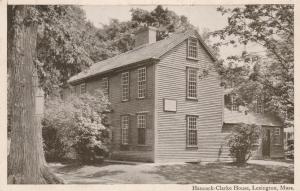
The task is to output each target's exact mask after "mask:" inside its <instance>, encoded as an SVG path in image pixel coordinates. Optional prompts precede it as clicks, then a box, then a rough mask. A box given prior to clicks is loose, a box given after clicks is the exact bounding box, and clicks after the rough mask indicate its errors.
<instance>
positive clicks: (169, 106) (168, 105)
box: [164, 99, 177, 112]
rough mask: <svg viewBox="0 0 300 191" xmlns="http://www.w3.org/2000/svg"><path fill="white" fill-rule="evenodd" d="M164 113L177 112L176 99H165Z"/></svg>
mask: <svg viewBox="0 0 300 191" xmlns="http://www.w3.org/2000/svg"><path fill="white" fill-rule="evenodd" d="M164 111H172V112H176V111H177V101H176V100H174V99H164Z"/></svg>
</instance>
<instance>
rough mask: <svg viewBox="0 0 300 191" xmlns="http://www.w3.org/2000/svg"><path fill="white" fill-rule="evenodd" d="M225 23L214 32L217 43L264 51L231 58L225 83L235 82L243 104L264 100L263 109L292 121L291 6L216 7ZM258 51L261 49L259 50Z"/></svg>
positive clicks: (224, 70)
mask: <svg viewBox="0 0 300 191" xmlns="http://www.w3.org/2000/svg"><path fill="white" fill-rule="evenodd" d="M218 11H220V12H221V13H222V14H223V15H226V16H227V18H228V24H227V26H226V27H224V28H223V29H222V30H219V31H216V32H215V33H214V35H215V36H217V37H219V38H220V41H219V42H218V43H217V45H219V46H224V45H226V46H227V45H239V46H243V45H247V44H251V45H257V46H260V47H262V49H263V50H262V51H263V52H261V51H260V52H259V53H253V52H247V50H245V51H243V52H242V54H241V55H232V56H230V57H228V59H227V60H226V61H225V63H227V64H226V65H224V67H223V68H222V69H221V71H222V75H223V77H224V78H225V79H226V80H227V81H234V82H235V91H236V93H237V94H238V95H239V97H240V99H241V100H243V101H244V102H245V103H250V104H249V106H250V107H251V103H253V101H254V100H253V99H256V98H257V97H261V98H263V100H264V102H265V110H266V111H267V112H274V113H276V114H277V115H278V116H280V117H281V118H282V119H283V120H284V121H285V122H292V121H293V119H294V7H293V5H246V6H242V7H236V8H233V9H227V8H224V7H219V8H218ZM260 50H261V49H260Z"/></svg>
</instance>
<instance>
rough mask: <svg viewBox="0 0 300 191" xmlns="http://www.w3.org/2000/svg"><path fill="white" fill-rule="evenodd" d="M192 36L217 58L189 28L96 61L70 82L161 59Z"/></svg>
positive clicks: (212, 56)
mask: <svg viewBox="0 0 300 191" xmlns="http://www.w3.org/2000/svg"><path fill="white" fill-rule="evenodd" d="M190 36H196V37H198V39H199V41H200V42H201V44H202V45H203V47H204V49H205V50H206V51H207V52H208V54H209V55H210V56H211V58H212V59H213V60H216V59H215V57H214V55H213V54H212V53H211V51H210V50H209V48H208V47H207V46H206V44H205V43H204V42H203V40H202V39H201V37H200V35H199V34H198V33H197V32H196V31H194V30H189V31H186V32H181V33H174V34H173V35H171V36H170V37H168V38H166V39H163V40H160V41H157V42H155V43H152V44H146V45H141V46H139V47H136V48H134V49H133V50H130V51H127V52H125V53H122V54H119V55H117V56H114V57H112V58H109V59H106V60H103V61H100V62H98V63H95V64H93V65H92V66H91V67H90V68H88V69H87V70H85V71H82V72H80V73H79V74H77V75H75V76H72V77H71V78H70V79H69V81H68V82H69V83H75V82H78V81H80V80H83V79H86V78H90V77H93V76H96V75H99V74H102V73H105V72H109V71H112V70H114V69H117V68H120V67H123V66H127V65H130V64H133V63H138V62H141V61H145V60H149V59H159V58H160V57H161V56H162V55H164V54H165V53H167V52H168V51H170V50H171V49H172V48H174V47H175V46H177V45H178V44H180V43H181V42H183V41H184V40H186V39H187V38H188V37H190Z"/></svg>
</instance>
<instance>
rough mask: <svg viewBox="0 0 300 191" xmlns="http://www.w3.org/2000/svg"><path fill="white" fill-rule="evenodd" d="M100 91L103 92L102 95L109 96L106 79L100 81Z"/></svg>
mask: <svg viewBox="0 0 300 191" xmlns="http://www.w3.org/2000/svg"><path fill="white" fill-rule="evenodd" d="M102 91H103V93H104V95H108V94H109V81H108V78H103V79H102Z"/></svg>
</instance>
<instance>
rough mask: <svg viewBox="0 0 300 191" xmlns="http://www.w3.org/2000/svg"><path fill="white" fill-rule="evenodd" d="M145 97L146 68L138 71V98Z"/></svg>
mask: <svg viewBox="0 0 300 191" xmlns="http://www.w3.org/2000/svg"><path fill="white" fill-rule="evenodd" d="M145 96H146V68H145V67H143V68H139V69H138V98H145Z"/></svg>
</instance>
